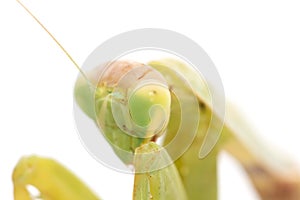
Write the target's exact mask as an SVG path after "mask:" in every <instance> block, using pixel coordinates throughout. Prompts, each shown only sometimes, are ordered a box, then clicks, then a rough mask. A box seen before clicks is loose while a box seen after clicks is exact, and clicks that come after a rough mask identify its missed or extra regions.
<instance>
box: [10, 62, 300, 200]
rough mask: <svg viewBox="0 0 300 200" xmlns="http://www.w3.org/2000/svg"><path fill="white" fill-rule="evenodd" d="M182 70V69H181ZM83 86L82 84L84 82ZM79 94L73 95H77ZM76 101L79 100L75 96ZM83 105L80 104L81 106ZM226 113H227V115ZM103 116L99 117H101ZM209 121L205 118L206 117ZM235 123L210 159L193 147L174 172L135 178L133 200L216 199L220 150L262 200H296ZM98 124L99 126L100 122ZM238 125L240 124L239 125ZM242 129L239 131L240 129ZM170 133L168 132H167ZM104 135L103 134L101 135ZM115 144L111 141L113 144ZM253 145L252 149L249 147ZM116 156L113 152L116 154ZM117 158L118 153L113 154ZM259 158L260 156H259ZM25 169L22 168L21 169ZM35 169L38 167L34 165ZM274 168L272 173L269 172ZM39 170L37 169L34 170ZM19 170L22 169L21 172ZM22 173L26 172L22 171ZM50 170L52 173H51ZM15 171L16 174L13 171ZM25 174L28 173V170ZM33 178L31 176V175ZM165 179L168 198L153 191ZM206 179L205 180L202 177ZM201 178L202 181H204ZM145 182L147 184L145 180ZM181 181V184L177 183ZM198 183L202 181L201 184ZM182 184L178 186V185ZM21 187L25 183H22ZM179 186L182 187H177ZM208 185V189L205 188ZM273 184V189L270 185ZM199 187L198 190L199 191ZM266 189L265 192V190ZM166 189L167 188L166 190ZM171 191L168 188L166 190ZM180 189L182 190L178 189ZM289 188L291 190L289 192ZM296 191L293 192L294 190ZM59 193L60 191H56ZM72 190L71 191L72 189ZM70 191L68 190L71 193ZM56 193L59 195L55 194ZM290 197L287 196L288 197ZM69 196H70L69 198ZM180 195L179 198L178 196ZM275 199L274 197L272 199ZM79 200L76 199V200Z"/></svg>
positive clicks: (155, 65) (289, 184) (291, 185)
mask: <svg viewBox="0 0 300 200" xmlns="http://www.w3.org/2000/svg"><path fill="white" fill-rule="evenodd" d="M148 65H149V66H151V67H153V68H155V69H156V70H158V71H159V69H160V67H163V66H169V65H172V66H174V65H181V63H180V62H178V61H174V60H171V61H170V60H163V61H153V62H150V63H148ZM184 67H186V66H184ZM161 73H163V72H161ZM84 83H86V82H84ZM78 91H79V90H77V91H75V93H76V92H78ZM79 98H80V96H79ZM199 102H200V103H199V105H201V107H200V110H201V112H202V115H203V116H210V115H211V114H212V113H211V111H210V109H209V107H207V105H205V103H204V104H203V102H201V101H200V100H199ZM83 103H84V102H83ZM172 106H173V110H176V103H174V99H173V104H172ZM229 113H230V111H229ZM102 116H103V115H102ZM208 118H209V117H208ZM205 119H206V118H203V120H205ZM172 120H173V121H172V122H170V123H172V124H173V123H174V124H176V122H174V121H176V120H178V119H176V117H175V118H173V119H172ZM237 120H238V119H235V118H234V116H232V117H228V119H227V120H226V126H225V129H224V132H223V136H222V138H221V140H220V142H219V144H218V146H217V147H216V148H215V150H214V151H213V152H212V154H211V155H210V157H208V159H206V160H202V161H201V160H200V161H199V160H197V159H196V158H197V155H195V154H197V153H198V148H199V144H197V145H195V147H196V150H195V149H194V146H192V147H191V148H190V149H189V150H188V151H187V152H186V154H185V155H184V156H183V157H182V158H180V159H179V160H178V161H177V162H176V166H177V168H175V167H174V166H173V165H172V166H171V167H172V169H167V170H168V171H158V172H154V173H153V174H137V175H136V182H135V189H134V198H136V199H147V198H149V199H175V198H176V197H179V196H183V197H182V198H180V199H183V198H184V196H185V195H184V194H183V193H185V192H186V193H187V195H188V197H189V199H199V198H203V199H216V198H217V195H216V194H217V193H216V177H215V175H216V173H215V171H214V170H215V166H216V156H217V153H218V152H219V151H220V150H221V149H225V150H227V151H228V152H229V153H231V154H232V155H233V156H235V157H236V158H237V159H238V160H239V161H240V162H241V164H242V165H243V167H245V169H246V170H247V172H248V173H249V175H250V177H251V178H252V179H253V182H254V184H255V186H256V187H257V189H258V191H259V192H260V193H261V195H262V197H263V198H265V199H276V198H278V199H280V196H281V195H282V196H281V199H284V198H286V197H284V195H292V196H289V197H287V198H289V199H297V197H298V195H299V192H298V187H299V184H298V182H297V180H296V181H295V182H296V184H294V183H293V181H294V179H293V178H294V177H292V178H291V179H289V177H282V176H280V173H279V174H278V173H277V172H276V169H275V168H276V167H274V165H276V164H274V163H268V162H265V160H264V158H261V157H260V155H257V154H256V152H255V151H254V150H255V148H256V147H255V145H256V144H250V142H249V141H247V140H241V139H240V138H239V134H244V133H241V132H240V129H239V127H236V124H235V123H237ZM100 123H101V122H100ZM239 124H241V123H239ZM201 125H202V126H201V129H202V130H203V131H205V129H206V127H205V125H206V122H205V121H204V123H203V122H202V124H201ZM170 128H174V127H173V126H171V127H170ZM242 128H243V127H242ZM108 132H109V131H108ZM171 133H172V131H171ZM105 134H107V132H106V133H105ZM168 137H170V138H172V137H173V136H172V135H168ZM168 137H167V138H166V142H167V141H168V140H169V138H168ZM150 140H152V139H150ZM199 140H202V138H201V137H200V139H199ZM113 142H115V141H113ZM198 142H199V143H201V141H198ZM118 145H124V146H126V145H127V144H126V143H125V144H124V143H123V142H122V144H118ZM253 145H254V147H253ZM148 146H149V147H148ZM147 147H148V148H152V149H158V148H159V147H158V146H156V145H155V143H151V142H150V141H147V144H146V146H142V145H140V143H139V142H137V145H136V146H134V148H136V149H133V150H134V151H137V152H139V151H148V149H147ZM116 153H117V152H116ZM117 154H118V153H117ZM262 156H263V155H262ZM119 157H120V159H122V160H123V161H124V162H130V161H127V158H124V157H123V156H122V155H121V154H119ZM32 159H33V160H36V161H39V162H43V163H44V164H45V165H46V166H48V167H49V169H48V170H45V171H44V173H45V174H48V173H49V174H51V175H52V176H53V177H56V176H57V177H60V178H61V179H59V183H60V184H64V185H66V186H67V185H71V184H70V183H73V182H74V181H75V179H73V178H71V179H64V178H63V176H61V175H60V174H57V171H55V170H53V168H52V167H51V162H53V161H49V160H47V159H45V160H43V159H42V158H37V157H35V158H32ZM29 161H30V159H28V162H29ZM136 162H137V164H136V166H138V164H140V163H141V162H140V161H138V160H137V161H136ZM23 163H24V162H23V161H21V162H20V163H19V165H18V166H17V168H16V169H19V167H20V166H23ZM26 166H28V165H25V167H26ZM37 166H39V165H37ZM57 166H58V168H59V169H60V170H61V172H62V173H63V174H66V173H67V172H66V171H64V170H62V169H63V168H62V167H61V166H59V165H57ZM273 167H274V169H273ZM38 168H39V167H38ZM21 169H22V168H21ZM39 169H41V172H42V171H43V170H42V169H47V168H46V167H41V168H39ZM39 169H37V171H40V170H39ZM177 169H178V171H179V174H180V176H178V178H176V176H177V175H176V173H177V172H176V171H177ZM25 170H26V169H25ZM52 170H53V171H52ZM16 171H18V170H16ZM27 171H29V173H32V172H31V171H30V170H27ZM187 171H189V173H187ZM257 172H259V173H264V174H265V175H266V176H265V178H266V179H263V180H261V177H257ZM18 173H20V174H22V173H24V171H23V170H21V172H19V171H18ZM32 174H33V175H34V173H32ZM168 176H171V179H172V180H173V181H174V182H175V183H176V184H175V185H177V187H175V188H173V190H172V191H171V194H169V195H170V196H168V193H167V192H166V191H159V189H158V188H155V187H160V186H162V185H164V184H166V185H167V184H168V183H169V182H170V181H168V178H169V177H168ZM206 176H207V177H206ZM149 177H153V179H155V178H157V177H158V178H157V179H158V180H156V181H155V180H150V178H149ZM161 177H165V178H166V179H165V180H164V179H162V178H161ZM196 177H199V179H197V178H196ZM204 177H205V178H204ZM34 178H35V179H39V178H40V177H39V175H36V177H34ZM148 179H149V180H148ZM180 179H182V180H180ZM208 179H209V180H210V182H209V183H207V181H205V182H203V180H208ZM14 180H15V185H16V186H18V183H19V182H18V180H19V179H18V177H16V178H15V179H14ZM27 180H28V181H29V182H28V183H29V184H34V182H31V181H32V180H30V179H27ZM201 180H202V181H201ZM181 181H182V182H183V183H180V182H181ZM267 181H270V184H266V185H265V184H264V182H267ZM23 183H24V184H25V183H26V184H27V182H26V181H24V182H23ZM53 184H58V183H55V182H54V183H53ZM182 184H183V187H182V186H181V185H182ZM208 184H209V185H210V186H208ZM273 184H274V185H273ZM199 185H200V187H199ZM19 186H20V187H18V188H20V189H22V187H23V186H24V185H22V184H21V185H19ZM266 186H267V187H268V188H265V187H266ZM282 186H284V187H285V189H286V187H288V190H280V187H282ZM36 187H37V188H38V189H40V192H41V195H42V197H43V198H45V199H47V198H48V199H49V198H50V199H51V198H52V199H58V198H61V199H66V198H71V199H74V198H75V197H74V198H73V197H72V196H66V197H65V196H63V194H61V193H63V192H64V191H63V187H62V188H58V189H55V190H53V189H51V187H48V186H47V184H44V183H43V182H42V181H41V182H38V183H37V184H36ZM79 187H81V188H82V189H83V190H85V189H86V188H84V186H82V185H81V186H79ZM166 187H168V185H167V186H166ZM18 188H17V189H16V198H17V196H18V195H22V196H21V197H19V198H20V199H24V198H25V196H26V195H28V194H24V196H23V194H22V190H19V189H18ZM170 188H172V187H170ZM180 188H182V189H180ZM207 188H209V189H210V190H208V189H207ZM290 188H291V189H290ZM295 188H296V189H295ZM60 189H61V191H60ZM73 189H74V188H73ZM71 190H72V189H71ZM182 190H186V191H182ZM58 191H60V192H61V193H60V192H58ZM76 191H78V190H76V189H74V191H71V194H72V193H74V194H76ZM47 193H49V194H53V195H52V197H51V195H48V196H47V195H46V194H47ZM88 193H89V192H87V196H85V198H86V199H92V198H94V197H91V198H90V197H89V196H88V195H89V194H88ZM164 193H166V196H164ZM288 193H290V194H288ZM71 194H70V195H71ZM182 194H183V195H182ZM65 195H68V193H66V194H65ZM274 195H275V196H274ZM78 198H79V199H82V198H83V197H82V198H80V197H78Z"/></svg>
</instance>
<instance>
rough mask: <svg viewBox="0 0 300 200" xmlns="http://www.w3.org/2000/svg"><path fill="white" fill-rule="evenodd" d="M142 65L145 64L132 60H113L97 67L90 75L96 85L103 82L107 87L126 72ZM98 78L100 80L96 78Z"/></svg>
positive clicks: (111, 85) (117, 80) (113, 84)
mask: <svg viewBox="0 0 300 200" xmlns="http://www.w3.org/2000/svg"><path fill="white" fill-rule="evenodd" d="M142 66H145V64H142V63H138V62H134V61H115V62H112V63H108V64H105V65H102V66H100V67H98V68H97V69H96V71H95V72H96V73H93V74H92V76H93V77H94V80H95V81H97V85H102V84H105V85H106V86H108V87H113V86H115V85H116V84H117V83H118V82H119V80H120V79H121V78H122V77H123V76H124V75H125V74H126V73H127V72H129V71H130V70H132V69H133V68H136V67H142ZM98 78H100V80H97V79H98Z"/></svg>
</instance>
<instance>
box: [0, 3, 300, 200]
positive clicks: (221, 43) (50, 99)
mask: <svg viewBox="0 0 300 200" xmlns="http://www.w3.org/2000/svg"><path fill="white" fill-rule="evenodd" d="M24 3H25V4H26V5H27V6H28V7H29V8H30V9H31V10H32V11H33V12H34V13H35V14H36V15H37V16H38V17H39V19H40V20H41V21H42V22H43V23H44V24H45V25H46V26H47V27H48V29H49V30H50V31H51V32H52V33H53V34H54V35H55V36H56V37H57V39H58V40H59V41H61V43H62V44H63V45H64V46H65V48H66V49H67V50H68V51H69V53H70V54H71V55H72V56H73V57H74V58H75V60H76V61H77V62H78V63H79V64H81V63H83V62H84V60H85V58H86V57H87V56H88V55H89V53H90V52H91V51H92V50H94V48H96V47H97V46H98V45H99V44H100V43H101V42H103V41H105V40H106V39H108V38H110V37H111V36H114V35H116V34H119V33H121V32H124V31H128V30H132V29H136V28H145V27H154V28H166V29H170V30H174V31H177V32H180V33H182V34H184V35H186V36H188V37H190V38H191V39H193V40H194V41H196V42H197V43H198V44H200V46H202V47H203V48H204V50H205V51H206V52H207V53H208V54H209V56H210V57H211V58H212V60H213V61H214V63H215V65H216V66H217V69H218V70H219V73H220V75H221V77H222V79H223V84H224V87H225V92H226V96H227V98H228V99H230V100H231V101H233V102H235V103H236V104H237V105H239V107H240V109H241V110H242V111H243V112H244V113H245V114H246V116H247V118H248V119H249V120H250V121H251V122H252V123H253V124H255V127H257V129H258V130H259V132H260V137H261V138H263V139H264V140H266V141H267V142H268V143H271V144H273V145H274V146H275V147H277V148H279V149H281V150H282V151H283V152H286V153H287V154H288V155H289V156H290V157H291V158H292V159H294V160H296V161H297V162H298V163H299V161H300V157H299V154H298V152H299V137H300V136H299V133H300V131H299V129H298V124H299V113H300V105H299V102H300V95H299V94H298V93H299V89H298V88H299V85H300V79H299V75H300V72H299V67H300V58H299V53H300V37H299V35H300V25H299V24H300V12H299V9H300V5H299V4H298V2H297V1H261V0H260V1H258V0H253V1H232V0H230V1H226V2H225V1H219V2H218V1H209V3H208V1H206V3H203V2H201V1H184V2H183V1H180V3H179V1H174V0H172V1H158V0H152V1H138V0H137V1H115V0H111V1H96V0H85V1H69V0H68V1H66V0H65V1H41V0H40V1H37V0H24ZM0 69H1V70H0V94H1V98H0V134H1V138H0V188H1V189H0V199H12V198H13V197H12V183H11V177H10V176H11V172H12V169H13V167H14V165H15V164H16V162H17V161H18V159H19V158H20V157H21V156H22V155H30V154H38V155H43V156H49V157H53V158H56V159H57V160H59V161H60V162H62V163H63V164H65V165H66V166H68V167H69V168H71V169H72V171H74V172H75V173H76V174H78V175H79V176H80V177H81V178H82V179H83V180H84V181H85V182H87V183H88V185H89V186H90V187H91V188H92V189H93V190H95V191H97V193H98V194H99V196H101V197H102V198H104V199H131V192H132V184H133V181H132V176H131V175H126V174H120V173H117V172H115V171H113V170H111V169H108V168H106V167H104V166H102V165H101V164H99V163H97V162H96V161H95V160H94V159H93V158H92V157H91V156H90V155H89V154H88V153H87V151H86V150H85V149H84V147H83V146H82V145H81V142H80V140H79V138H78V136H77V133H76V129H75V125H74V120H73V113H72V112H73V111H72V106H73V105H72V104H73V85H74V81H75V78H76V76H77V70H76V69H75V68H74V67H73V65H72V64H71V62H70V61H69V60H68V59H67V58H66V56H65V55H64V54H63V53H62V52H61V50H60V49H59V48H58V47H57V46H56V45H55V44H54V43H53V41H52V40H51V39H50V38H49V37H48V36H47V34H45V32H44V31H43V30H42V29H41V28H40V27H39V26H38V25H37V24H36V23H35V22H34V21H33V19H32V18H30V17H29V15H28V14H27V13H26V12H25V11H24V10H23V9H22V8H21V7H20V6H19V5H18V4H17V3H16V1H1V3H0ZM219 169H220V199H221V200H228V199H243V200H253V199H257V196H256V195H255V194H254V192H253V189H252V188H251V187H250V186H249V182H248V180H247V179H246V178H245V177H244V174H243V172H242V171H240V169H239V167H238V166H237V165H236V163H235V162H234V161H232V160H231V159H230V158H228V157H227V156H222V158H221V162H220V167H219Z"/></svg>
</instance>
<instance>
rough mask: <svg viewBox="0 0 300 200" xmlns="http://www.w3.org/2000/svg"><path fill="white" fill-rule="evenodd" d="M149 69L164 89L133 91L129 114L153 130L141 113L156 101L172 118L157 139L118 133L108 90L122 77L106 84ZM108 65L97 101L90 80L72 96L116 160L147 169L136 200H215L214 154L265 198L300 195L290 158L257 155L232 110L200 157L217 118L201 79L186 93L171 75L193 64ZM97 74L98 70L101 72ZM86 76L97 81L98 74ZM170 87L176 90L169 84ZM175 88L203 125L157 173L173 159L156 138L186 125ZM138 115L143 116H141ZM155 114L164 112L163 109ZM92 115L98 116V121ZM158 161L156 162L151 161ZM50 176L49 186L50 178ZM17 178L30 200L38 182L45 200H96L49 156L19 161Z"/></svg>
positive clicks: (18, 191)
mask: <svg viewBox="0 0 300 200" xmlns="http://www.w3.org/2000/svg"><path fill="white" fill-rule="evenodd" d="M144 66H147V67H148V68H147V70H150V71H154V72H155V73H159V74H160V76H162V77H163V78H164V79H166V80H165V82H164V84H153V85H152V86H151V84H150V85H147V87H145V88H142V87H141V88H139V89H140V90H136V92H135V93H133V95H132V97H131V98H132V99H131V104H130V101H129V104H128V106H129V107H131V108H132V109H131V116H132V117H133V120H134V121H135V122H136V123H138V124H140V125H141V126H142V125H145V124H146V125H148V123H149V119H148V118H149V116H148V115H142V116H141V113H145V112H146V111H148V109H149V108H151V107H152V106H153V105H157V104H159V105H160V107H159V108H162V110H163V112H165V113H166V115H165V117H164V119H167V120H166V121H165V123H163V124H159V125H158V127H159V128H158V131H157V132H158V133H157V134H154V133H149V132H147V131H148V129H149V127H147V128H146V129H142V131H141V132H139V133H141V134H146V135H147V134H148V135H149V136H148V137H144V135H140V137H133V136H131V135H128V134H126V133H124V130H122V126H121V128H120V126H118V125H117V124H116V123H117V122H115V121H114V119H113V117H114V116H113V114H112V111H111V110H112V108H111V105H112V104H113V100H112V98H114V96H113V95H111V93H112V92H111V91H112V88H113V87H114V84H115V83H118V81H119V79H118V78H116V79H115V80H113V81H112V84H111V85H109V83H110V82H109V80H110V77H112V75H113V74H116V73H119V72H120V70H114V69H124V68H127V71H126V72H129V71H130V70H133V69H138V68H142V67H144ZM109 67H110V68H111V69H112V72H111V73H109V72H107V74H106V75H105V76H106V77H105V76H103V79H102V80H95V82H97V87H96V90H95V91H96V93H95V94H96V95H95V99H94V97H91V96H88V90H89V86H88V82H87V81H86V79H84V78H83V77H80V78H79V79H78V81H77V82H76V87H75V91H74V95H75V98H76V100H77V102H78V104H79V106H80V107H81V108H82V110H83V111H84V112H85V113H86V114H87V115H88V116H89V117H90V118H91V119H92V120H94V121H95V122H96V123H97V124H99V126H100V127H101V128H102V132H103V134H104V135H105V137H106V139H107V140H108V141H109V142H110V143H111V144H114V146H112V147H113V148H114V151H115V153H116V154H117V155H118V157H119V158H120V159H121V160H122V161H123V162H124V163H126V164H129V163H130V164H133V165H134V166H135V168H136V170H138V171H147V172H146V173H136V174H135V183H134V190H133V199H212V200H214V199H217V174H216V165H217V156H218V154H219V152H220V151H222V150H225V151H227V152H228V153H230V154H231V155H232V156H233V157H235V158H236V159H237V160H238V161H239V162H240V163H241V165H242V166H243V168H244V169H245V170H246V172H247V173H248V175H249V177H250V178H251V180H252V182H253V184H254V186H255V187H256V189H257V191H258V192H259V194H260V195H261V197H262V199H298V198H299V196H300V194H299V187H300V186H299V176H298V175H297V174H296V175H295V173H293V172H291V173H290V174H289V173H288V174H287V173H285V172H287V171H289V169H290V165H289V164H288V163H286V162H285V161H282V162H281V161H280V160H278V159H276V161H274V160H270V159H269V154H266V155H264V154H261V153H259V152H257V149H259V151H260V152H265V151H264V150H263V148H264V145H260V144H259V142H253V141H252V140H248V139H247V137H248V136H247V135H251V134H252V132H251V130H249V128H248V127H249V125H247V124H246V123H245V122H243V121H241V118H240V117H239V116H238V113H237V112H236V111H234V109H233V108H231V107H228V109H227V114H226V119H225V124H224V128H223V130H222V134H221V138H220V139H219V141H218V143H217V144H216V146H215V147H214V149H213V151H212V152H210V154H209V155H208V156H207V157H205V158H204V159H198V153H199V147H200V146H201V144H202V143H203V140H204V134H205V133H206V130H207V128H208V127H207V126H208V124H209V121H210V119H211V116H212V115H214V111H213V110H212V109H211V107H210V105H209V103H208V102H205V100H204V99H203V96H206V95H207V94H205V92H202V91H201V90H199V89H198V88H199V87H201V86H200V85H198V84H199V83H200V82H201V81H195V82H190V83H189V84H190V85H192V90H190V89H188V88H183V87H182V85H180V84H178V85H177V86H174V84H176V83H178V80H177V79H176V78H177V77H176V76H175V75H174V74H173V75H172V73H174V70H171V69H176V70H175V71H177V72H179V71H182V74H186V73H184V71H185V72H186V71H188V70H191V69H190V67H189V66H187V65H185V64H183V63H181V62H180V61H178V60H172V59H171V60H170V59H169V60H168V59H165V60H154V61H150V62H149V63H147V64H143V63H136V62H128V61H118V62H114V63H113V64H112V65H110V66H109ZM95 70H96V71H97V70H101V68H100V69H95ZM94 73H96V72H94ZM188 74H189V73H188ZM190 74H191V73H190ZM87 76H93V73H92V74H91V75H89V74H88V75H87ZM120 76H121V75H120ZM186 76H187V77H186V80H193V79H194V78H193V77H188V75H187V74H186ZM197 79H200V77H196V80H197ZM88 80H91V78H90V77H88ZM171 83H173V84H171ZM171 85H172V87H170V86H171ZM174 87H175V88H179V89H181V90H182V91H185V92H189V93H190V94H192V95H193V96H194V97H195V98H196V100H197V102H198V106H199V107H198V109H199V111H200V115H201V117H200V121H199V122H198V123H199V126H198V131H197V136H196V138H195V141H194V142H193V143H192V144H191V146H190V147H189V149H188V150H187V151H186V152H185V153H184V154H183V155H182V156H181V157H180V158H179V159H178V160H176V161H175V163H174V164H171V165H168V166H167V167H165V168H162V169H159V170H154V171H151V168H152V167H154V168H155V166H151V164H152V163H154V165H155V163H156V162H157V163H160V162H168V160H170V158H169V156H168V152H165V151H164V149H163V148H162V147H161V146H160V145H158V144H157V143H155V141H156V139H157V138H156V135H158V136H159V135H161V134H163V132H166V135H165V139H164V142H163V143H164V144H168V143H169V142H170V141H171V140H172V138H173V137H175V136H174V135H173V134H174V133H176V129H177V128H178V127H176V125H177V124H179V123H180V120H181V119H180V118H179V117H178V113H180V112H182V111H181V110H180V104H179V103H178V99H177V98H176V95H175V94H174V92H173V90H174ZM149 92H150V93H151V95H154V99H153V100H152V101H150V102H149V96H147V95H149ZM116 97H119V96H116ZM91 99H92V101H91ZM117 100H119V99H117ZM114 102H115V101H114ZM96 103H97V104H96ZM95 105H96V106H95ZM145 105H146V106H145ZM91 106H95V107H96V109H99V110H97V112H96V113H91V112H90V109H89V107H91ZM120 109H122V107H121V108H120ZM143 109H144V110H143ZM141 110H142V111H145V112H141ZM157 112H158V113H159V111H157ZM95 114H96V115H97V117H95ZM143 117H144V118H143ZM154 117H155V114H154ZM158 117H161V116H158ZM159 119H160V118H159ZM191 120H192V118H191ZM159 121H161V120H159ZM108 125H110V126H108ZM155 125H157V124H154V125H153V126H154V127H155ZM154 132H155V131H154ZM139 133H137V134H139ZM164 144H162V146H164ZM115 146H117V147H120V148H121V149H126V150H127V151H130V152H131V156H129V157H126V156H125V155H123V154H122V151H119V149H118V148H115ZM266 151H267V150H266ZM148 152H156V156H153V158H151V159H152V161H151V162H150V161H148V160H147V159H149V158H147V159H145V158H143V156H138V155H143V154H144V153H148ZM154 155H155V154H154ZM275 157H276V155H275ZM153 160H154V161H156V162H153ZM149 163H150V166H148V165H146V166H145V164H149ZM145 168H146V169H145ZM148 168H150V170H149V169H148ZM45 176H46V177H47V181H45ZM13 181H14V186H15V199H31V197H30V194H29V193H28V191H27V190H26V185H27V184H31V185H34V186H35V187H36V188H37V189H39V191H40V193H41V198H42V199H75V200H76V199H99V198H98V197H96V196H95V195H94V194H93V192H92V191H90V190H89V189H88V188H87V187H85V186H84V184H83V183H81V181H80V180H79V179H77V178H76V177H75V175H73V174H72V173H70V172H69V171H68V170H66V168H65V167H63V166H61V165H60V164H59V163H57V162H56V161H54V160H51V159H47V158H41V157H34V156H33V157H27V158H26V157H25V158H23V159H21V160H20V162H19V163H18V164H17V166H16V168H15V170H14V173H13ZM56 186H57V187H56Z"/></svg>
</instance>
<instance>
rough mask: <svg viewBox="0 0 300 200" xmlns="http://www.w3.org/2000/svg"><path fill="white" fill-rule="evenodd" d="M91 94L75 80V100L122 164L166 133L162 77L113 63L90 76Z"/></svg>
mask: <svg viewBox="0 0 300 200" xmlns="http://www.w3.org/2000/svg"><path fill="white" fill-rule="evenodd" d="M90 77H91V82H93V83H96V89H95V91H94V92H93V91H92V90H88V91H87V89H88V88H89V86H88V84H87V82H86V81H85V80H84V79H81V78H79V79H78V81H77V83H76V86H75V98H76V101H77V102H78V104H79V106H80V107H81V108H82V110H83V111H84V112H85V113H86V114H87V115H88V116H89V117H91V118H92V119H93V120H94V121H95V122H96V124H97V125H99V128H100V129H101V130H102V133H103V134H104V136H105V137H106V139H107V140H108V142H109V143H110V145H111V146H112V148H113V149H114V151H115V152H116V154H117V155H118V156H119V157H120V159H121V160H122V161H123V162H124V163H126V164H132V160H133V153H134V151H135V149H136V148H137V147H139V146H140V145H142V144H144V143H147V142H149V141H151V140H155V139H156V138H157V137H159V136H160V135H162V134H163V133H164V132H165V131H166V127H167V124H168V121H169V115H170V107H171V96H170V91H169V88H168V85H167V82H166V81H165V79H164V77H163V76H162V75H161V74H160V73H159V72H158V71H156V70H155V69H153V68H151V67H149V66H146V65H144V64H141V63H136V62H129V61H116V62H113V63H112V64H110V65H107V66H104V67H98V68H96V69H95V70H94V71H93V72H92V73H91V76H90Z"/></svg>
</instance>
